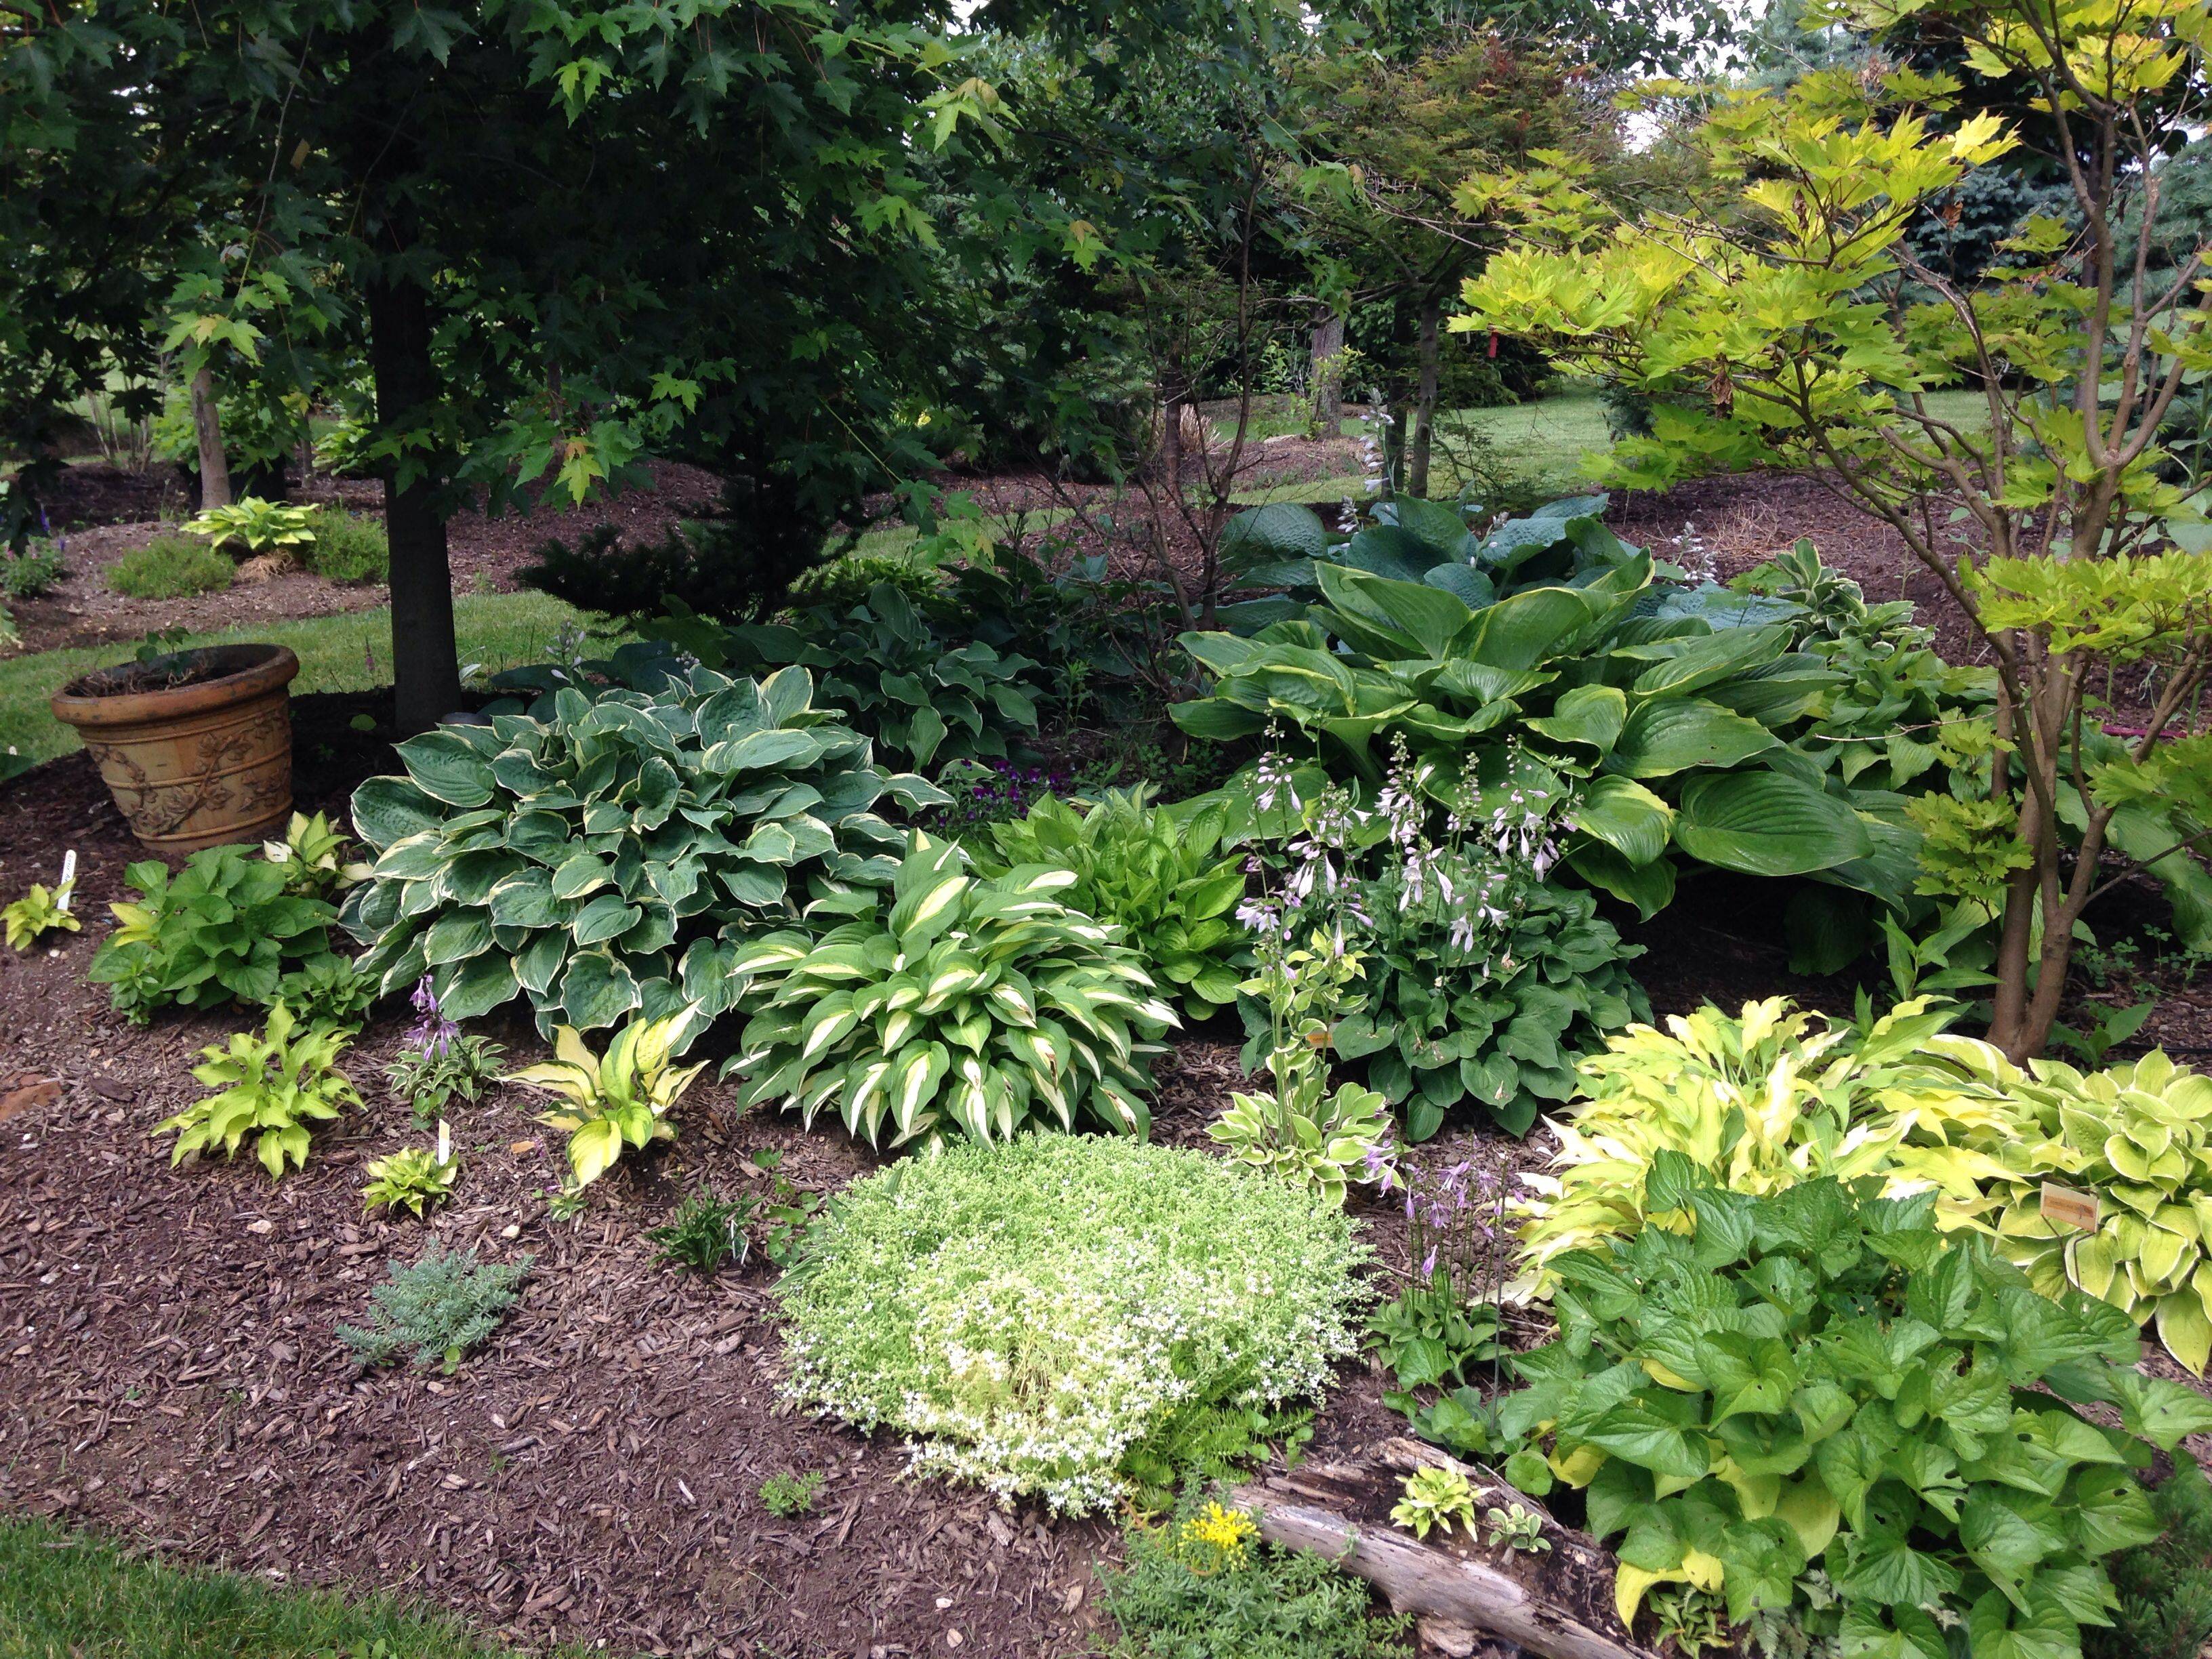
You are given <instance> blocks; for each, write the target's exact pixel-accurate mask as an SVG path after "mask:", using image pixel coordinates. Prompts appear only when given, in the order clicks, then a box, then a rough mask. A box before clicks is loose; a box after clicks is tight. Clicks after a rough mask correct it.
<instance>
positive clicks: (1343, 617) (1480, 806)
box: [1174, 556, 1910, 915]
mask: <svg viewBox="0 0 2212 1659" xmlns="http://www.w3.org/2000/svg"><path fill="white" fill-rule="evenodd" d="M1651 575H1652V573H1651V563H1650V559H1649V558H1647V557H1644V556H1638V557H1637V558H1636V559H1634V560H1632V561H1631V562H1628V563H1626V564H1624V565H1621V566H1618V567H1615V568H1610V569H1607V571H1606V572H1604V573H1603V574H1600V575H1598V576H1596V577H1594V578H1593V579H1592V580H1589V582H1587V583H1585V584H1583V585H1582V586H1541V587H1531V588H1527V589H1524V590H1522V592H1517V593H1516V594H1514V595H1512V596H1511V597H1510V598H1508V599H1502V600H1498V601H1497V602H1496V603H1494V604H1487V605H1481V606H1480V607H1474V606H1470V605H1468V604H1465V603H1463V602H1462V600H1461V599H1457V598H1455V596H1454V595H1452V594H1450V593H1449V592H1444V591H1443V590H1442V589H1440V588H1437V587H1433V586H1428V585H1426V584H1425V583H1413V582H1405V581H1394V580H1389V579H1387V578H1384V577H1380V576H1376V575H1371V574H1368V573H1366V572H1364V571H1359V570H1353V569H1350V568H1345V567H1341V566H1335V565H1323V566H1322V567H1321V568H1320V570H1319V581H1320V586H1321V589H1322V594H1323V596H1324V598H1325V599H1326V600H1327V603H1326V604H1324V605H1319V606H1316V607H1314V608H1313V610H1312V611H1311V612H1310V615H1309V617H1307V618H1306V619H1304V620H1299V621H1292V622H1284V623H1275V624H1273V626H1271V627H1268V628H1267V629H1262V630H1261V632H1260V633H1259V634H1258V635H1255V637H1253V638H1251V639H1238V638H1237V637H1235V636H1233V635H1227V634H1194V635H1188V636H1187V637H1186V639H1185V641H1184V643H1185V645H1186V646H1187V647H1188V649H1189V650H1190V652H1191V654H1192V655H1193V656H1194V657H1196V658H1197V659H1198V660H1199V662H1200V664H1201V665H1203V666H1204V667H1205V668H1206V669H1207V670H1208V671H1210V672H1211V673H1212V674H1213V675H1214V676H1215V677H1216V680H1215V685H1214V690H1213V696H1212V697H1211V698H1209V699H1206V700H1205V701H1201V702H1187V703H1182V704H1178V705H1177V706H1176V708H1175V710H1174V714H1175V718H1176V723H1177V724H1178V725H1180V726H1182V728H1183V729H1184V730H1185V731H1187V732H1190V733H1191V734H1192V735H1194V736H1195V737H1199V738H1209V739H1212V740H1216V741H1236V740H1240V739H1243V738H1249V737H1252V736H1255V735H1257V734H1259V733H1261V732H1265V731H1267V729H1268V728H1269V726H1271V725H1272V726H1274V727H1276V728H1277V729H1278V730H1279V731H1281V732H1284V733H1285V734H1286V740H1287V734H1296V736H1297V739H1298V740H1299V741H1301V742H1304V743H1306V744H1310V745H1311V746H1312V748H1313V750H1314V752H1315V754H1316V757H1317V758H1318V759H1319V760H1320V762H1321V763H1322V764H1323V765H1324V766H1325V767H1326V768H1328V769H1329V771H1330V772H1331V774H1332V775H1335V776H1337V777H1339V778H1340V779H1342V780H1344V781H1348V782H1357V783H1358V784H1360V785H1361V786H1363V787H1364V788H1366V789H1368V790H1379V789H1381V788H1382V787H1384V784H1385V773H1386V771H1387V769H1388V768H1389V759H1390V748H1389V744H1390V739H1392V738H1401V739H1402V740H1403V741H1404V743H1405V744H1407V746H1408V748H1409V749H1410V750H1411V752H1412V754H1413V757H1415V759H1417V760H1419V761H1421V762H1423V763H1426V765H1427V768H1428V775H1429V777H1430V779H1431V785H1432V787H1433V788H1434V789H1435V790H1436V791H1437V792H1438V796H1437V797H1432V799H1434V798H1440V797H1441V796H1442V795H1443V794H1448V793H1455V792H1457V791H1458V790H1459V789H1460V787H1462V782H1463V781H1464V780H1466V779H1468V778H1469V777H1470V776H1471V777H1472V778H1473V780H1474V785H1475V799H1474V800H1473V801H1472V802H1470V803H1468V804H1466V805H1463V806H1462V808H1461V809H1460V810H1461V811H1462V816H1463V817H1468V818H1470V819H1475V818H1480V819H1486V818H1488V817H1490V816H1491V815H1492V813H1493V812H1494V811H1497V810H1498V808H1500V807H1503V806H1507V805H1515V804H1516V803H1515V802H1514V801H1513V800H1512V797H1513V796H1514V795H1515V794H1516V793H1517V794H1518V795H1520V797H1521V798H1522V803H1523V804H1525V803H1526V802H1528V801H1531V800H1536V801H1554V800H1561V799H1566V798H1568V797H1570V796H1571V797H1572V800H1573V805H1572V810H1571V811H1570V812H1569V813H1568V814H1567V817H1566V822H1565V832H1566V833H1565V837H1564V839H1563V841H1562V844H1561V848H1560V851H1561V855H1562V859H1563V861H1564V863H1565V866H1566V867H1567V868H1569V869H1571V871H1572V872H1574V873H1575V874H1576V875H1577V876H1578V877H1579V878H1581V879H1582V880H1583V881H1584V882H1585V883H1587V884H1590V885H1592V886H1595V887H1599V888H1602V889H1604V890H1607V891H1609V892H1612V893H1613V894H1615V895H1616V896H1619V897H1620V898H1621V899H1623V900H1625V901H1626V902H1630V903H1632V904H1634V905H1635V906H1637V908H1638V909H1639V911H1641V912H1642V913H1643V914H1644V915H1650V914H1652V913H1653V912H1654V911H1656V910H1657V909H1658V908H1661V907H1662V906H1663V905H1664V904H1666V903H1667V902H1668V901H1669V900H1670V899H1671V898H1672V896H1673V895H1674V882H1675V873H1676V872H1675V860H1676V857H1677V855H1679V856H1680V857H1681V858H1684V859H1687V860H1691V861H1692V862H1695V863H1701V864H1709V865H1714V866H1719V867H1720V868H1723V869H1728V870H1735V871H1741V872H1745V873H1747V874H1751V875H1763V876H1783V875H1805V874H1809V873H1811V872H1815V871H1818V872H1825V873H1826V875H1827V876H1828V877H1829V878H1831V879H1832V880H1837V881H1841V882H1844V884H1848V885H1850V886H1854V887H1857V888H1859V889H1861V890H1866V891H1869V892H1872V893H1875V894H1876V895H1878V896H1881V895H1887V894H1891V893H1893V892H1894V891H1896V890H1897V886H1898V867H1899V860H1900V859H1909V857H1910V837H1909V836H1908V835H1905V832H1902V831H1897V830H1895V829H1894V828H1893V826H1891V827H1886V826H1885V825H1884V824H1883V823H1881V821H1879V820H1870V819H1869V818H1868V817H1865V816H1863V814H1862V813H1861V812H1860V811H1858V810H1857V805H1856V804H1855V802H1854V800H1853V799H1852V798H1851V797H1850V792H1849V791H1848V790H1847V789H1845V788H1844V786H1843V785H1842V784H1841V782H1840V781H1834V780H1828V779H1823V778H1822V777H1821V776H1820V775H1819V773H1818V770H1817V769H1815V768H1813V767H1812V766H1810V765H1809V764H1808V763H1807V762H1806V761H1805V760H1804V758H1803V757H1801V756H1797V755H1796V754H1794V753H1793V752H1792V751H1791V750H1790V749H1789V748H1788V744H1787V740H1788V738H1789V737H1790V735H1791V734H1792V733H1793V732H1795V730H1796V727H1797V726H1799V725H1800V724H1802V721H1803V720H1804V719H1805V718H1806V717H1807V715H1808V713H1809V712H1810V711H1811V710H1812V709H1813V708H1814V706H1815V705H1816V704H1817V702H1819V700H1820V696H1822V694H1823V693H1824V692H1825V691H1826V690H1828V688H1829V687H1830V686H1831V685H1832V684H1833V681H1834V678H1835V677H1834V675H1833V674H1832V672H1831V671H1829V670H1828V669H1827V668H1826V665H1823V664H1822V663H1820V661H1819V660H1818V659H1815V658H1814V657H1811V656H1809V655H1808V654H1807V653H1802V652H1798V651H1794V650H1792V649H1791V643H1790V629H1789V628H1788V627H1787V626H1786V625H1784V624H1782V623H1774V624H1771V625H1769V626H1765V627H1758V628H1737V627H1729V626H1722V627H1719V628H1716V627H1715V626H1714V625H1713V623H1711V622H1710V621H1708V620H1706V619H1704V618H1702V617H1688V616H1685V617H1665V616H1647V615H1644V614H1643V613H1642V611H1640V610H1639V606H1640V605H1642V604H1643V602H1644V599H1645V596H1646V593H1647V591H1648V590H1649V588H1650V582H1651ZM1831 784H1832V785H1833V787H1830V785H1831ZM1878 854H1880V856H1878ZM1905 879H1906V880H1908V881H1909V879H1910V878H1909V877H1907V878H1905Z"/></svg>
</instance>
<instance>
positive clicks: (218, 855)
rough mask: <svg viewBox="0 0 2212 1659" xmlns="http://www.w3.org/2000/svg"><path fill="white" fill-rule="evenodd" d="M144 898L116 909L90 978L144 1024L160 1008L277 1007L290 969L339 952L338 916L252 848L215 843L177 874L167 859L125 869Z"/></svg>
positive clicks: (128, 881) (119, 1007)
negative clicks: (335, 937)
mask: <svg viewBox="0 0 2212 1659" xmlns="http://www.w3.org/2000/svg"><path fill="white" fill-rule="evenodd" d="M123 879H124V881H125V884H128V885H129V886H131V888H133V889H134V890H137V893H138V894H139V902H118V903H112V904H110V905H109V906H108V907H107V908H109V909H110V910H112V911H113V912H114V914H115V920H116V923H117V926H116V928H115V931H114V932H113V933H110V934H109V935H108V936H107V938H106V939H104V940H102V941H101V942H100V949H99V950H98V951H95V952H94V954H93V958H92V970H91V975H90V977H91V979H92V981H93V982H94V983H95V984H100V985H106V986H108V987H110V993H109V994H110V996H111V998H112V1001H113V1003H114V1006H115V1008H116V1011H117V1012H118V1013H122V1014H125V1015H127V1016H129V1017H130V1018H131V1020H132V1021H133V1022H135V1023H137V1024H144V1023H145V1022H146V1020H147V1019H148V1018H150V1016H151V1015H152V1013H153V1011H154V1010H155V1009H156V1008H161V1007H167V1006H171V1005H178V1006H183V1007H186V1008H217V1007H221V1006H222V1005H223V1004H225V1003H228V1002H231V1001H238V1002H246V1003H257V1004H267V1003H270V1002H273V1001H274V1000H276V994H277V987H278V985H279V983H280V981H282V980H283V975H284V970H285V968H286V965H287V964H288V963H313V962H315V961H317V960H319V958H321V957H325V956H328V955H329V954H330V941H329V935H328V927H329V924H330V923H331V921H333V920H334V919H335V918H336V917H337V911H335V910H334V909H332V908H331V906H329V905H328V904H325V903H324V902H323V901H322V900H320V899H318V898H311V897H308V896H305V895H303V894H299V893H294V892H291V891H289V890H288V888H287V885H286V881H285V871H284V868H283V866H280V865H274V864H270V863H269V862H267V861H266V860H263V859H258V858H256V857H254V856H253V849H252V848H246V847H210V848H205V849H204V850H203V851H201V852H197V853H195V854H192V855H191V858H190V859H188V860H185V867H184V868H183V869H182V870H179V871H178V872H175V873H173V874H172V873H171V872H170V870H169V867H168V866H167V865H165V864H163V863H161V861H160V860H158V859H145V860H141V861H140V862H138V863H137V864H134V865H132V866H131V867H130V868H129V869H128V870H126V871H125V872H124V873H123Z"/></svg>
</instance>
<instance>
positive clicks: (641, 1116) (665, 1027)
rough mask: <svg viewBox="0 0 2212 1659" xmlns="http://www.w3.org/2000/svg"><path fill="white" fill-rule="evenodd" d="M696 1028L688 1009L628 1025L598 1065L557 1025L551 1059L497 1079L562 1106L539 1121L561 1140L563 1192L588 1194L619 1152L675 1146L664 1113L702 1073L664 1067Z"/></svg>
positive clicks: (573, 1034)
mask: <svg viewBox="0 0 2212 1659" xmlns="http://www.w3.org/2000/svg"><path fill="white" fill-rule="evenodd" d="M697 1024H698V1022H697V1021H696V1018H695V1017H694V1015H693V1012H692V1011H690V1010H689V1009H687V1010H685V1011H684V1012H682V1013H680V1014H671V1015H669V1016H667V1017H666V1018H661V1019H652V1020H647V1019H634V1020H632V1021H631V1022H630V1023H629V1024H627V1025H625V1026H623V1029H622V1030H620V1031H618V1032H617V1033H616V1035H615V1037H614V1040H613V1041H612V1042H610V1043H608V1044H607V1052H606V1053H605V1054H604V1055H601V1056H597V1057H594V1056H593V1054H592V1051H591V1050H590V1049H589V1048H586V1047H585V1046H584V1040H583V1039H582V1038H581V1037H580V1036H577V1035H576V1032H575V1030H574V1028H573V1027H571V1026H567V1025H563V1026H561V1027H559V1028H558V1029H556V1030H555V1032H554V1034H553V1052H554V1054H555V1055H556V1058H555V1059H553V1060H550V1061H548V1062H547V1063H545V1064H544V1065H542V1066H524V1067H523V1068H522V1070H520V1071H519V1072H516V1073H512V1074H511V1075H509V1076H507V1077H505V1078H502V1079H501V1082H504V1083H520V1084H524V1085H527V1086H529V1087H531V1088H533V1089H543V1090H544V1091H547V1092H548V1093H550V1094H554V1095H557V1096H559V1097H561V1098H562V1100H564V1101H566V1102H567V1103H568V1104H567V1105H565V1106H563V1107H560V1108H558V1109H555V1110H553V1111H550V1112H547V1113H545V1114H544V1115H543V1116H541V1117H540V1118H539V1119H538V1121H539V1122H540V1123H543V1124H545V1125H547V1126H549V1127H552V1128H556V1129H558V1130H560V1131H561V1132H562V1133H564V1134H566V1135H567V1136H568V1169H569V1172H570V1174H571V1175H573V1176H574V1182H573V1184H572V1185H571V1187H570V1188H569V1190H570V1191H572V1192H573V1191H575V1190H578V1189H580V1188H585V1187H588V1186H590V1185H591V1184H592V1182H594V1181H597V1180H598V1179H599V1177H600V1176H603V1175H605V1173H606V1172H607V1171H608V1170H611V1169H612V1168H614V1166H615V1164H616V1162H617V1160H618V1159H619V1158H621V1157H622V1155H623V1147H625V1146H629V1147H634V1148H637V1149H639V1150H642V1149H643V1148H644V1147H645V1146H647V1143H649V1142H652V1141H655V1140H673V1139H676V1127H675V1126H674V1125H673V1124H671V1123H670V1122H669V1121H668V1114H669V1111H670V1109H671V1108H672V1107H673V1106H674V1105H675V1104H676V1103H677V1102H678V1100H679V1099H681V1098H682V1097H683V1095H684V1091H685V1090H686V1089H688V1088H690V1086H691V1079H694V1078H696V1077H697V1076H698V1075H699V1073H701V1072H702V1070H704V1069H705V1067H704V1066H703V1064H702V1065H699V1066H681V1067H679V1066H674V1065H672V1064H671V1063H670V1062H671V1056H672V1055H673V1054H675V1053H676V1051H677V1050H678V1049H679V1048H683V1047H684V1045H685V1044H686V1043H688V1042H690V1039H691V1037H692V1036H694V1035H695V1033H696V1028H697Z"/></svg>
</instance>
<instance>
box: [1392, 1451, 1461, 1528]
mask: <svg viewBox="0 0 2212 1659" xmlns="http://www.w3.org/2000/svg"><path fill="white" fill-rule="evenodd" d="M1453 1522H1458V1523H1459V1524H1460V1526H1461V1527H1462V1528H1465V1529H1466V1530H1467V1531H1468V1533H1470V1534H1472V1533H1473V1532H1474V1487H1473V1486H1470V1485H1468V1479H1467V1476H1465V1475H1464V1474H1461V1473H1460V1472H1459V1471H1458V1470H1457V1469H1448V1468H1433V1467H1432V1468H1419V1469H1415V1470H1414V1471H1413V1473H1412V1474H1409V1475H1407V1477H1406V1484H1405V1486H1404V1489H1403V1492H1402V1494H1401V1497H1400V1498H1399V1500H1398V1504H1397V1506H1396V1507H1395V1508H1394V1509H1393V1510H1391V1511H1390V1524H1391V1525H1393V1526H1395V1527H1404V1528H1406V1529H1407V1530H1408V1531H1409V1532H1411V1533H1412V1534H1413V1536H1414V1537H1416V1538H1426V1537H1427V1536H1428V1535H1429V1534H1430V1533H1431V1532H1433V1531H1435V1530H1437V1528H1442V1529H1443V1530H1444V1531H1445V1532H1449V1531H1450V1530H1451V1529H1452V1523H1453Z"/></svg>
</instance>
